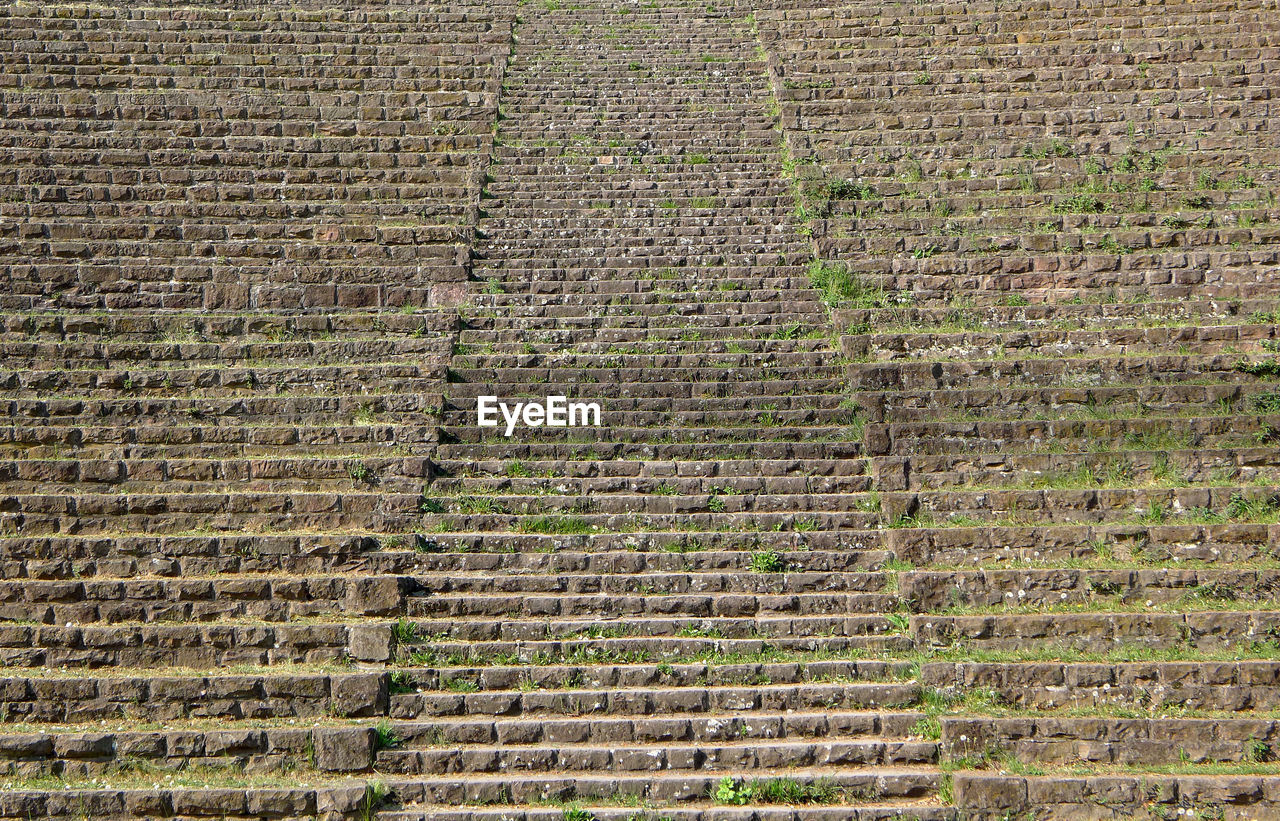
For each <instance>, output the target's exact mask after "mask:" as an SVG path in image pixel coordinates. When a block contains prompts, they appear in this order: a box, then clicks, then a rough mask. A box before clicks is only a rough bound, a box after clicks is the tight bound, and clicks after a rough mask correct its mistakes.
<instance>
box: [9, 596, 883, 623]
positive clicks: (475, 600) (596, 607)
mask: <svg viewBox="0 0 1280 821" xmlns="http://www.w3.org/2000/svg"><path fill="white" fill-rule="evenodd" d="M0 592H2V591H0ZM28 595H32V594H28ZM404 604H405V608H404V612H405V615H406V616H407V617H409V618H413V619H440V618H456V619H469V618H475V617H481V616H484V617H498V616H511V617H513V618H531V617H536V616H546V617H552V616H558V617H561V618H567V617H581V616H596V617H599V618H604V619H608V620H609V621H620V620H621V621H625V622H627V623H628V626H630V623H631V621H632V620H633V619H635V618H639V617H645V616H658V615H661V616H667V617H671V616H680V617H707V618H720V617H733V618H741V617H745V616H759V615H767V614H775V613H776V614H782V613H786V614H792V615H797V616H808V615H847V614H852V613H869V614H871V613H882V612H884V611H886V610H891V609H892V608H893V607H894V606H895V604H896V598H895V597H894V596H892V595H885V594H877V593H801V592H787V593H774V594H756V595H750V594H743V593H703V594H691V593H690V594H682V593H675V592H669V591H666V590H660V591H655V592H652V593H646V594H642V595H631V596H628V595H623V594H620V593H587V594H579V595H570V594H567V593H563V592H555V593H552V594H544V595H537V594H536V593H535V592H533V591H528V592H524V593H522V595H521V597H520V598H519V599H515V600H513V598H512V597H511V595H510V594H509V593H507V592H501V593H496V594H492V593H481V592H475V591H467V592H465V593H457V594H451V593H439V592H434V591H433V592H431V593H430V594H428V595H419V596H412V597H410V598H409V599H408V600H407V601H405V603H404ZM322 606H323V605H320V607H322ZM317 609H319V607H317ZM4 612H5V610H4V609H0V615H2V614H3V613H4ZM10 612H17V608H13V609H12V610H11V611H10ZM348 612H351V608H348ZM646 624H647V622H640V623H639V624H637V629H644V627H645V626H646ZM717 624H718V622H717ZM549 626H550V625H549ZM710 629H711V630H719V629H720V628H718V627H715V626H713V627H711V628H710Z"/></svg>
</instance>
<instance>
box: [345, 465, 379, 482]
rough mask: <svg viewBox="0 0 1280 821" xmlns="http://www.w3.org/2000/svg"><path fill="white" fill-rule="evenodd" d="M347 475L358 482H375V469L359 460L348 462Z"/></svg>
mask: <svg viewBox="0 0 1280 821" xmlns="http://www.w3.org/2000/svg"><path fill="white" fill-rule="evenodd" d="M347 475H348V476H350V477H351V479H352V480H353V481H356V482H367V483H369V484H373V478H374V477H373V471H372V470H370V469H369V466H368V465H366V464H365V463H364V462H361V461H359V460H357V461H353V462H350V463H348V464H347Z"/></svg>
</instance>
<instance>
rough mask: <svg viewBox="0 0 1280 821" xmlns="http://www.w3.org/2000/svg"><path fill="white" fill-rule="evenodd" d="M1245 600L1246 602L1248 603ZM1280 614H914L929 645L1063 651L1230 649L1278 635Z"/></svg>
mask: <svg viewBox="0 0 1280 821" xmlns="http://www.w3.org/2000/svg"><path fill="white" fill-rule="evenodd" d="M1247 606H1248V603H1247V602H1245V603H1242V604H1241V607H1242V608H1243V607H1247ZM1278 624H1280V613H1276V612H1272V611H1267V610H1256V611H1254V610H1243V609H1242V610H1238V611H1232V610H1223V611H1193V610H1191V609H1188V611H1186V612H1172V613H1169V612H1158V611H1153V612H1132V613H1129V612H1117V613H1107V612H1102V613H1091V612H1068V611H1058V612H1054V611H1045V612H1040V613H994V614H989V615H958V616H947V615H939V614H929V615H917V616H912V617H911V625H912V632H913V634H914V635H915V636H916V637H917V639H918V641H919V642H920V643H921V644H923V645H925V646H933V647H945V646H962V647H966V648H984V649H992V650H994V649H1016V648H1019V647H1026V646H1028V643H1029V642H1030V643H1043V644H1048V645H1049V646H1052V647H1056V648H1061V649H1062V650H1063V651H1064V652H1071V651H1077V652H1106V651H1108V650H1109V649H1112V648H1114V647H1115V646H1116V645H1117V644H1119V643H1122V642H1123V643H1125V644H1126V645H1128V646H1132V647H1144V648H1148V649H1152V650H1159V649H1170V648H1194V649H1196V650H1200V651H1206V650H1210V649H1225V648H1227V647H1232V646H1235V645H1237V644H1240V645H1244V646H1248V644H1249V643H1251V642H1265V641H1266V640H1267V639H1268V637H1270V636H1273V635H1275V631H1276V630H1277V625H1278Z"/></svg>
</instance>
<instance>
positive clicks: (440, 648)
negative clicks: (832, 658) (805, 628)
mask: <svg viewBox="0 0 1280 821" xmlns="http://www.w3.org/2000/svg"><path fill="white" fill-rule="evenodd" d="M597 624H598V622H597ZM886 625H887V623H886ZM886 625H881V624H880V623H879V622H870V623H867V624H866V625H860V624H855V625H854V626H855V627H859V628H860V627H863V626H866V627H872V628H874V627H875V626H886ZM824 630H825V628H824ZM584 631H586V632H588V633H589V632H590V630H589V627H586V626H584ZM691 632H692V631H691ZM740 632H743V633H744V634H750V632H751V631H750V630H743V631H740ZM545 633H546V628H545V624H544V625H543V634H544V635H545ZM911 646H912V641H911V639H910V638H909V637H907V636H905V635H902V634H888V633H879V634H858V635H834V636H831V635H813V636H778V635H771V636H769V637H768V638H740V637H731V638H686V637H679V636H674V635H672V636H654V637H628V638H584V639H554V640H553V639H547V640H534V639H520V640H510V641H508V640H493V641H469V642H462V641H447V640H446V641H432V642H430V643H429V644H427V645H416V646H410V645H402V646H401V647H400V650H401V651H402V652H403V653H404V657H405V660H406V661H407V662H408V663H410V664H434V663H446V662H447V663H449V664H455V665H458V664H483V663H501V664H509V663H516V662H526V663H528V662H531V663H536V664H547V663H550V664H555V663H574V662H585V663H620V662H626V663H641V662H650V661H657V660H660V659H666V660H668V661H670V662H672V663H674V662H676V661H678V660H681V659H687V658H695V657H703V656H705V655H707V654H719V655H725V656H730V657H732V656H734V655H736V654H753V653H761V652H764V651H770V652H772V651H781V652H798V653H804V652H822V653H846V652H852V653H870V652H878V651H886V650H906V649H908V648H910V647H911Z"/></svg>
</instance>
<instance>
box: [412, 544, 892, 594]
mask: <svg viewBox="0 0 1280 821" xmlns="http://www.w3.org/2000/svg"><path fill="white" fill-rule="evenodd" d="M761 552H762V553H763V552H765V551H761ZM754 556H755V554H752V555H751V558H754ZM775 556H776V558H775ZM768 559H769V560H770V561H769V562H768V564H767V565H766V564H765V563H764V562H761V563H760V565H761V569H760V570H758V571H754V572H752V573H743V572H741V570H733V571H728V570H725V571H720V572H714V571H702V572H685V573H674V572H660V571H656V572H642V573H616V574H608V575H602V574H595V573H591V574H586V573H582V574H576V573H548V574H538V575H533V574H531V573H519V572H516V573H513V574H511V575H494V574H492V573H488V572H470V573H464V572H457V571H455V572H450V573H447V574H446V573H441V574H438V575H432V576H415V577H414V579H413V581H414V584H415V585H416V586H417V587H418V588H419V589H420V590H421V591H422V592H423V593H424V594H426V595H428V596H430V597H431V598H429V599H427V601H426V602H424V604H426V605H428V606H434V603H435V602H438V601H440V600H441V597H444V596H453V597H455V598H452V599H450V602H451V603H458V604H461V605H462V606H466V599H467V598H468V597H491V596H505V597H508V598H507V601H506V604H507V605H508V606H513V607H523V606H524V604H523V602H519V601H513V600H511V598H510V597H511V596H513V595H517V594H518V595H524V596H529V597H531V598H533V597H536V596H537V595H538V594H542V595H547V596H549V595H552V594H559V595H561V596H569V595H578V596H584V595H600V596H610V597H621V602H627V601H628V598H627V597H628V596H632V595H636V594H639V595H641V596H649V597H661V598H663V599H666V598H669V597H670V596H672V595H674V594H687V595H693V594H703V595H708V594H714V593H721V594H726V593H733V594H773V595H779V596H781V595H803V594H809V593H838V592H852V593H868V592H876V591H879V590H882V589H883V588H884V585H885V581H886V577H885V575H884V574H882V573H857V572H838V571H836V572H805V571H791V570H790V569H788V568H787V565H786V559H785V558H784V557H783V556H782V554H780V553H778V554H773V553H770V554H768ZM560 600H561V601H572V600H571V599H560ZM636 604H640V605H642V606H643V605H644V604H645V603H643V602H633V603H632V605H633V606H634V605H636ZM620 606H622V605H621V603H620Z"/></svg>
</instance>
